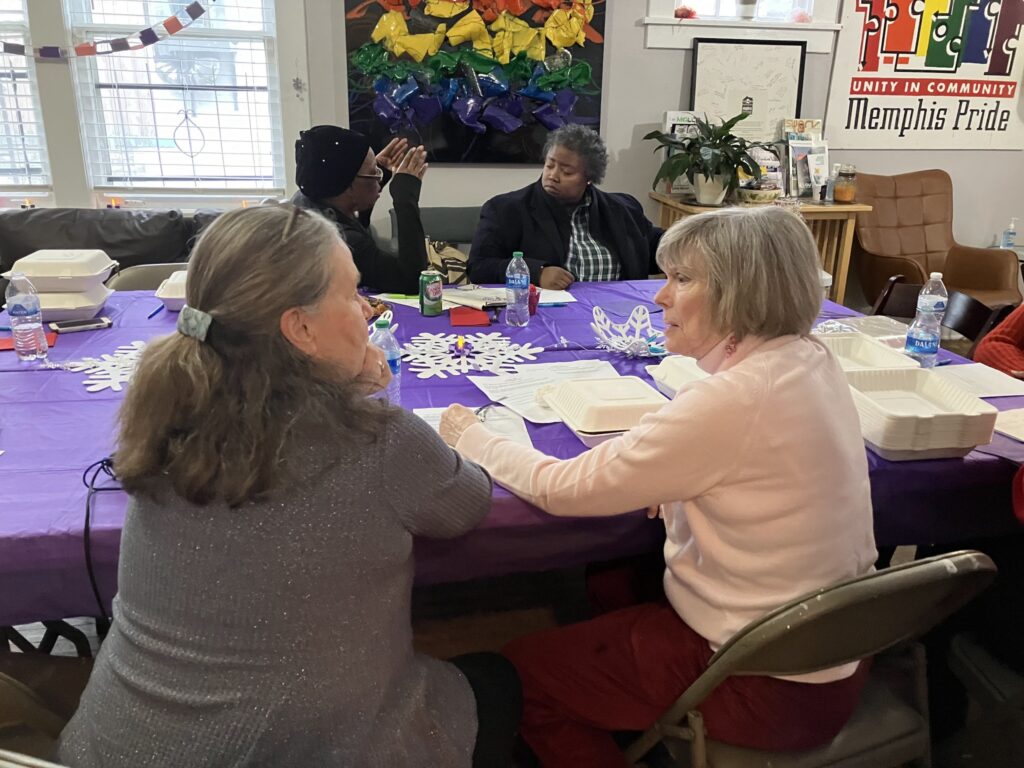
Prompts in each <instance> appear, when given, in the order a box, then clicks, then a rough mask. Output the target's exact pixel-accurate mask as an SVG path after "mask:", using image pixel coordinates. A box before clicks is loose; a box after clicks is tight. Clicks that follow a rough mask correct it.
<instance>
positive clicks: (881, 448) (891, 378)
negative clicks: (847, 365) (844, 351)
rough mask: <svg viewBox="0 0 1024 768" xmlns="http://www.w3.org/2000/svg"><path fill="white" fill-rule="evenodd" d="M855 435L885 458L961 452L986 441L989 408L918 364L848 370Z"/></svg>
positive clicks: (992, 419) (991, 425)
mask: <svg viewBox="0 0 1024 768" xmlns="http://www.w3.org/2000/svg"><path fill="white" fill-rule="evenodd" d="M846 378H847V381H848V382H849V383H850V389H851V390H852V391H853V402H854V404H855V405H856V406H857V413H858V414H859V416H860V425H861V434H862V435H863V436H864V440H865V442H867V443H868V445H869V447H870V448H871V449H872V450H873V451H874V452H875V453H877V454H878V455H879V456H881V457H882V458H885V459H889V460H890V461H906V460H910V459H936V458H948V457H955V456H966V455H967V454H968V453H970V451H971V450H972V449H973V448H975V447H976V446H979V445H987V444H988V443H990V442H991V441H992V432H993V430H994V429H995V425H996V414H997V413H998V411H997V410H996V408H995V407H993V406H991V405H989V404H988V403H986V402H985V401H983V400H981V399H980V398H978V397H975V396H974V395H972V394H970V393H969V392H967V391H965V390H963V389H960V388H959V387H957V386H955V385H954V384H952V383H950V382H949V381H947V380H946V379H944V378H942V377H941V376H936V375H935V374H934V372H932V371H927V370H924V369H922V368H900V369H887V370H873V371H867V370H865V371H848V372H847V374H846Z"/></svg>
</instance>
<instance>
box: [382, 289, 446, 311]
mask: <svg viewBox="0 0 1024 768" xmlns="http://www.w3.org/2000/svg"><path fill="white" fill-rule="evenodd" d="M373 298H375V299H380V300H381V301H383V302H384V303H386V304H398V305H400V306H403V307H412V308H413V309H419V308H420V300H419V299H418V298H416V297H415V296H413V297H412V298H407V297H405V296H396V295H395V294H393V293H375V294H373ZM454 306H455V305H454V304H452V303H451V302H450V301H445V300H444V299H441V309H442V310H445V309H451V308H452V307H454Z"/></svg>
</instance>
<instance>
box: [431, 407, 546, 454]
mask: <svg viewBox="0 0 1024 768" xmlns="http://www.w3.org/2000/svg"><path fill="white" fill-rule="evenodd" d="M446 410H447V409H446V408H414V409H413V413H415V414H416V415H417V416H419V417H420V418H421V419H423V420H424V421H425V422H427V424H429V425H430V426H432V427H433V428H434V429H438V428H439V426H440V424H441V414H442V413H444V412H445V411H446ZM483 415H484V425H485V426H486V427H487V428H488V429H489V430H491V432H493V433H494V434H496V435H501V436H502V437H507V438H509V439H510V440H514V441H516V442H517V443H522V444H523V445H528V446H530V447H531V448H532V447H533V441H532V440H530V433H529V432H527V431H526V422H525V421H523V417H522V416H520V415H519V414H518V413H515V412H513V411H511V410H509V409H508V408H503V407H502V406H500V405H495V406H492V407H490V408H488V409H487V410H486V411H484V412H483Z"/></svg>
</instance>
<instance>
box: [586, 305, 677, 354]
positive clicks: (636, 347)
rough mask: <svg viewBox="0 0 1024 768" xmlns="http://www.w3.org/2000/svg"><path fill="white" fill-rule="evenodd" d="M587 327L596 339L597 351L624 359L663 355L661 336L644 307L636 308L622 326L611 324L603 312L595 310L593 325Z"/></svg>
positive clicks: (596, 308)
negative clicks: (619, 353)
mask: <svg viewBox="0 0 1024 768" xmlns="http://www.w3.org/2000/svg"><path fill="white" fill-rule="evenodd" d="M590 327H591V328H593V329H594V333H595V334H596V335H597V347H598V349H607V350H609V351H611V352H621V353H622V354H624V355H626V356H627V357H660V356H661V355H664V354H665V349H664V346H663V345H664V343H665V342H664V339H663V334H662V332H661V331H658V330H655V328H654V326H653V325H651V313H650V311H648V309H647V307H645V306H643V305H640V306H637V307H635V308H634V309H633V311H632V312H630V314H629V319H628V320H626V322H624V323H613V322H612V321H611V320H610V319H609V318H608V315H606V314H605V312H604V310H603V309H601V308H600V307H594V322H592V323H591V324H590Z"/></svg>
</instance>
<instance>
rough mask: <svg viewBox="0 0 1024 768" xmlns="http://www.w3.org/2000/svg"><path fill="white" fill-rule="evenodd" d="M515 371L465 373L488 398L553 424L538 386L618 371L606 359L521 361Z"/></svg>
mask: <svg viewBox="0 0 1024 768" xmlns="http://www.w3.org/2000/svg"><path fill="white" fill-rule="evenodd" d="M515 369H516V373H511V374H505V375H502V376H468V377H467V378H468V379H469V380H470V381H471V382H473V384H475V385H476V387H477V388H478V389H479V390H480V391H481V392H483V393H484V394H485V395H486V396H487V397H488V398H490V399H491V400H493V401H494V402H496V403H501V404H502V405H504V406H506V407H508V408H511V409H512V410H513V411H515V412H516V413H518V414H519V415H520V416H522V417H523V418H524V419H526V420H528V421H532V422H533V423H534V424H554V423H556V422H558V421H561V419H560V418H559V416H558V414H557V413H555V412H554V411H553V410H551V408H549V407H548V406H547V405H545V404H544V403H542V402H541V401H540V400H539V399H538V396H537V392H538V390H539V389H540V388H541V387H545V386H549V385H552V384H556V383H558V382H561V381H568V380H571V379H593V378H601V379H604V378H609V377H615V376H618V375H619V373H618V371H616V370H615V368H613V367H612V364H611V363H609V362H608V361H607V360H575V361H573V362H570V363H532V364H530V363H522V364H519V365H516V366H515Z"/></svg>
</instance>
